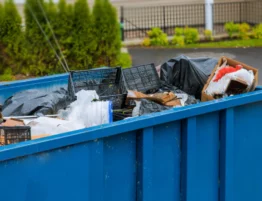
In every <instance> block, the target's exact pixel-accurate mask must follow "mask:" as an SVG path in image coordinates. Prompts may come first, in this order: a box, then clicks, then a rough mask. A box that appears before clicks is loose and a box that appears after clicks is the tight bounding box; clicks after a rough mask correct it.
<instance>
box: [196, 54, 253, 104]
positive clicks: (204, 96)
mask: <svg viewBox="0 0 262 201" xmlns="http://www.w3.org/2000/svg"><path fill="white" fill-rule="evenodd" d="M225 60H227V64H228V65H229V66H233V67H235V66H236V65H242V66H243V68H244V69H246V70H252V71H253V73H254V82H253V84H252V86H251V87H250V88H249V89H246V90H244V91H243V92H250V91H254V90H255V88H256V87H257V85H258V69H256V68H254V67H251V66H249V65H247V64H244V63H242V62H239V61H236V60H233V59H230V58H228V57H221V58H220V59H219V61H218V64H217V65H216V67H215V68H214V70H213V72H212V73H211V75H210V77H209V79H208V80H207V83H206V84H205V86H204V88H203V90H202V95H201V101H202V102H205V101H211V100H215V99H217V98H219V97H220V95H219V94H217V95H216V97H214V96H211V95H208V94H206V93H205V91H206V89H207V87H208V85H209V83H210V82H211V80H212V79H213V77H214V75H215V73H216V71H217V69H218V68H219V67H220V66H221V65H223V63H224V61H225ZM236 82H239V83H238V85H239V86H240V85H242V86H241V87H242V88H241V89H243V87H244V85H245V84H244V83H243V81H241V80H236ZM236 82H230V83H229V86H228V87H233V85H234V86H236ZM229 89H230V88H229ZM229 89H228V90H229ZM235 90H236V89H235Z"/></svg>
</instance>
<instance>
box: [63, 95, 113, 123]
mask: <svg viewBox="0 0 262 201" xmlns="http://www.w3.org/2000/svg"><path fill="white" fill-rule="evenodd" d="M76 96H77V100H76V101H75V102H73V103H71V104H70V106H69V107H68V108H67V109H66V110H61V111H59V116H60V118H62V119H65V120H68V121H75V122H78V123H81V124H83V125H84V126H85V127H91V126H97V125H100V124H106V123H111V122H112V118H113V117H112V113H113V111H112V102H111V101H95V102H93V100H97V99H99V97H98V95H97V93H96V91H85V90H81V91H79V92H77V93H76Z"/></svg>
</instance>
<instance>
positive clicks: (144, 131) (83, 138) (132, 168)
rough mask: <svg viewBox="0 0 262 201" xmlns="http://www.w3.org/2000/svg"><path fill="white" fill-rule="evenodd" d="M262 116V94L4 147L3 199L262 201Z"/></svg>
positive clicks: (0, 165)
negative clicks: (261, 130)
mask: <svg viewBox="0 0 262 201" xmlns="http://www.w3.org/2000/svg"><path fill="white" fill-rule="evenodd" d="M66 77H67V76H66ZM62 80H63V79H62ZM52 82H57V80H56V79H55V80H53V81H52ZM62 82H64V81H62ZM35 84H39V85H41V84H40V83H35ZM25 86H26V85H20V86H16V87H18V88H17V89H16V90H22V88H23V87H25ZM29 86H30V87H34V84H30V85H29ZM42 86H43V87H44V86H45V84H44V83H42ZM54 86H55V84H54ZM12 87H14V88H15V85H13V86H12ZM12 87H11V89H12ZM21 87H22V88H21ZM8 88H9V87H4V88H2V90H5V92H6V91H8ZM25 88H26V87H25ZM25 88H24V89H25ZM0 89H1V87H0ZM261 113H262V90H261V88H259V89H258V90H257V91H255V92H251V93H248V94H243V95H239V96H234V97H229V98H225V99H221V100H216V101H212V102H206V103H200V104H196V105H192V106H187V107H181V108H176V109H171V110H168V111H164V112H161V113H156V114H151V115H146V116H143V117H139V118H131V119H128V120H125V121H120V122H115V123H112V124H110V125H101V126H97V127H92V128H87V129H82V130H77V131H73V132H69V133H64V134H60V135H56V136H51V137H47V138H43V139H38V140H33V141H27V142H23V143H19V144H14V145H8V146H4V147H0V178H1V182H0V189H1V192H3V193H1V200H8V201H36V200H37V201H58V200H63V201H72V200H77V201H86V200H92V201H159V200H164V201H174V200H181V201H199V200H201V201H232V200H237V201H246V200H255V201H258V200H261V199H262V191H261V189H262V173H261V169H262V163H261V162H260V158H261V153H262V146H261V145H262V137H261V135H260V133H261V132H260V128H261V125H260V124H261V120H260V119H261V118H260V114H261Z"/></svg>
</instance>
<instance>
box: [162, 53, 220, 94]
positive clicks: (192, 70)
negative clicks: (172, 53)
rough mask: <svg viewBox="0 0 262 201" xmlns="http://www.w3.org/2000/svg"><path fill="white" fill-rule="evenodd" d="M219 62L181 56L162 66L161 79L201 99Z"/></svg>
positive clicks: (211, 59) (212, 59)
mask: <svg viewBox="0 0 262 201" xmlns="http://www.w3.org/2000/svg"><path fill="white" fill-rule="evenodd" d="M217 62H218V60H217V59H215V58H188V57H186V56H184V55H181V56H179V57H176V58H173V59H170V60H169V61H167V62H166V63H164V64H163V65H162V66H161V70H160V79H161V80H162V81H164V82H165V83H167V84H171V85H173V86H176V87H177V88H178V89H181V90H182V91H184V92H185V93H187V94H189V95H193V96H195V97H196V98H197V99H200V97H201V91H202V89H203V88H204V85H205V84H206V82H207V80H208V77H209V76H210V74H211V73H212V71H213V69H214V68H215V66H216V64H217Z"/></svg>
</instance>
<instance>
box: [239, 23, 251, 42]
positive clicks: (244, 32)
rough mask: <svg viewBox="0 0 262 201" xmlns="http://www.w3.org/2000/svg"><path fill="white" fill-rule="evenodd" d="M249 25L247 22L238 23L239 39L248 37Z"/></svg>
mask: <svg viewBox="0 0 262 201" xmlns="http://www.w3.org/2000/svg"><path fill="white" fill-rule="evenodd" d="M249 31H250V26H249V24H247V23H242V24H240V25H239V37H240V38H241V39H249Z"/></svg>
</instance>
